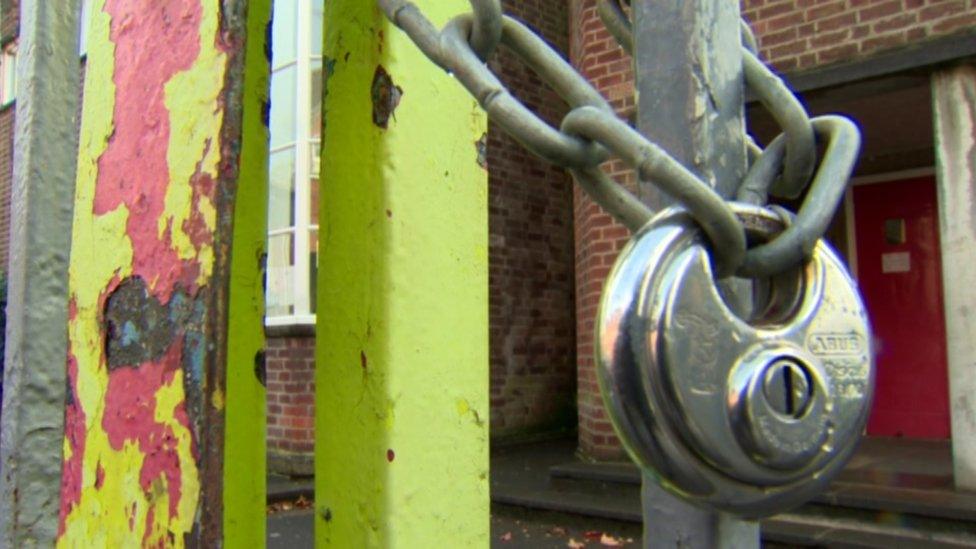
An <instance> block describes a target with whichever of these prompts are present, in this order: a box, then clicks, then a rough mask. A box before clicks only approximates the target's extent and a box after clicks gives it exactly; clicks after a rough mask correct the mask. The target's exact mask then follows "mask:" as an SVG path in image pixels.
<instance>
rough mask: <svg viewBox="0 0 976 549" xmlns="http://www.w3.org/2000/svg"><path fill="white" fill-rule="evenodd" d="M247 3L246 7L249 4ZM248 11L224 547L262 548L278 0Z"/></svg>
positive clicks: (240, 82)
mask: <svg viewBox="0 0 976 549" xmlns="http://www.w3.org/2000/svg"><path fill="white" fill-rule="evenodd" d="M245 10H246V11H245ZM237 16H238V17H246V23H245V26H243V27H242V28H243V29H244V30H245V32H246V37H247V38H246V42H245V44H244V51H243V56H244V57H243V63H241V64H240V65H238V66H237V71H238V72H235V73H234V75H233V78H232V79H231V82H233V83H234V85H235V86H239V89H240V91H239V92H238V93H240V96H241V97H242V99H241V117H242V119H241V120H242V124H241V128H240V132H241V133H240V135H241V149H240V164H239V171H238V177H237V188H236V197H235V203H234V210H233V212H234V213H233V235H234V236H233V250H232V252H231V265H230V290H229V292H230V293H229V302H228V307H229V310H228V315H227V381H226V383H227V389H226V390H227V407H226V410H225V412H224V413H225V418H224V420H225V426H224V429H225V430H224V451H223V464H224V479H223V480H224V498H223V501H224V517H223V533H224V547H227V548H228V549H235V548H247V549H250V548H253V547H262V546H263V543H264V539H265V530H266V525H267V521H266V520H264V516H265V514H266V513H267V507H266V502H267V486H266V484H267V475H266V474H265V471H266V469H267V464H266V456H267V452H266V448H265V427H266V413H265V410H266V407H265V390H264V257H265V247H266V242H267V231H266V227H267V220H266V218H267V210H268V127H267V126H266V125H265V122H264V114H265V112H266V111H265V106H266V105H267V101H268V91H269V88H270V65H269V60H268V57H267V54H266V48H267V44H266V43H265V37H266V36H265V29H266V28H267V26H268V25H269V21H270V19H271V0H249V1H248V2H247V3H246V7H245V5H244V4H239V5H238V12H237Z"/></svg>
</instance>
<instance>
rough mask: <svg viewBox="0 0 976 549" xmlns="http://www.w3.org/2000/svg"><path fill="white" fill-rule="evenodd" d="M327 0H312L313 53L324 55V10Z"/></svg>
mask: <svg viewBox="0 0 976 549" xmlns="http://www.w3.org/2000/svg"><path fill="white" fill-rule="evenodd" d="M324 4H325V0H312V18H311V21H310V24H311V25H312V55H317V56H321V55H322V10H323V6H324Z"/></svg>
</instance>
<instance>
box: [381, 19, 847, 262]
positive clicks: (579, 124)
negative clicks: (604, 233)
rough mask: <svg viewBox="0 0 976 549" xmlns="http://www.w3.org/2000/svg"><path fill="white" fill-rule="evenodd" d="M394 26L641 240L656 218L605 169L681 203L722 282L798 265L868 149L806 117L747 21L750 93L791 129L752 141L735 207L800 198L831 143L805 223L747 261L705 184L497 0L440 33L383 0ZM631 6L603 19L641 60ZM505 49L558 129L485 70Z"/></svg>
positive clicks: (741, 235)
mask: <svg viewBox="0 0 976 549" xmlns="http://www.w3.org/2000/svg"><path fill="white" fill-rule="evenodd" d="M378 2H379V5H380V7H381V9H382V10H383V11H384V13H385V14H386V16H387V17H388V18H389V19H390V20H391V21H393V23H394V24H396V25H397V26H398V27H399V28H401V29H402V30H403V31H404V32H406V33H407V35H408V36H410V38H411V39H412V40H413V41H414V42H415V43H416V44H417V46H418V47H419V48H420V50H421V51H422V52H423V53H424V54H425V55H427V57H429V58H430V59H431V60H433V61H434V62H435V63H437V64H438V65H439V66H440V67H442V68H443V69H444V70H446V71H448V72H449V73H451V74H453V75H454V77H455V78H456V79H457V80H458V81H459V82H460V83H461V84H462V85H463V86H464V87H465V88H466V89H467V90H468V91H469V92H470V93H471V94H472V95H473V96H474V97H475V98H476V99H477V100H478V102H479V103H480V104H481V106H482V107H483V108H484V109H485V110H486V111H487V112H488V116H489V118H490V119H491V120H492V121H493V122H494V123H495V124H497V125H498V126H500V127H501V128H502V129H503V130H505V131H506V132H508V133H509V134H510V135H512V136H513V137H514V138H515V139H516V140H518V141H519V142H520V143H522V145H524V146H525V147H526V148H528V149H529V150H530V151H532V152H533V153H535V154H536V155H538V156H540V157H542V158H544V159H546V160H548V161H549V162H552V163H554V164H557V165H559V166H562V167H564V168H567V169H568V170H569V171H570V173H571V174H572V175H573V177H574V178H575V179H576V181H577V182H578V183H579V184H580V186H581V187H582V188H583V189H584V190H585V191H586V192H587V193H588V194H589V195H590V196H591V197H592V198H593V200H594V201H595V202H597V203H598V204H600V206H602V207H603V208H604V209H605V210H606V211H607V212H608V213H610V214H611V215H612V216H613V217H614V218H615V219H617V220H618V221H619V222H621V223H622V224H623V225H625V226H626V227H628V228H629V229H631V230H632V231H636V230H637V229H639V228H640V227H642V226H644V225H645V224H646V223H647V222H648V221H649V220H650V218H651V217H652V215H653V214H652V212H651V210H650V209H649V208H648V207H647V206H645V205H644V204H643V203H642V202H641V201H640V200H639V199H638V198H637V197H636V196H634V195H633V194H632V193H630V192H629V191H627V190H626V189H625V188H624V187H623V186H621V185H619V184H618V183H616V182H615V181H614V180H613V179H612V178H610V177H609V176H608V175H607V174H606V173H604V172H603V171H602V170H601V169H600V164H602V163H603V162H605V161H606V160H608V159H609V158H610V155H611V154H612V155H614V156H617V157H619V158H621V159H622V160H624V162H626V163H627V164H628V165H629V166H630V167H631V168H633V169H634V170H636V172H637V174H638V176H639V177H640V179H641V180H645V181H647V180H650V181H653V182H654V183H655V184H656V185H658V186H660V187H661V188H662V189H663V190H664V191H665V192H667V193H668V194H670V195H671V196H673V197H674V198H675V199H677V200H678V201H679V202H680V203H681V204H682V205H683V206H684V207H685V208H686V209H687V210H688V211H689V212H690V213H691V215H692V216H693V217H694V218H695V220H696V221H697V222H698V223H699V224H700V225H701V227H702V229H703V230H704V231H705V233H706V234H707V235H708V238H709V239H710V241H711V243H712V253H713V256H714V266H715V269H716V273H717V274H718V275H719V276H727V275H731V274H733V273H735V274H738V275H740V276H769V275H772V274H776V273H778V272H782V271H784V270H787V269H790V268H792V267H794V266H796V265H797V264H798V263H800V262H802V261H803V259H804V258H805V257H806V256H807V255H808V254H809V253H810V251H811V250H812V249H813V246H814V244H815V243H816V242H817V240H819V239H820V238H821V237H822V236H823V234H824V231H825V230H826V228H827V225H828V224H829V222H830V219H831V217H832V216H833V213H834V211H835V210H836V207H837V205H838V204H839V201H840V198H841V197H842V196H843V191H844V188H845V187H846V183H847V180H848V178H849V176H850V173H851V171H852V169H853V165H854V162H855V160H856V157H857V151H858V147H859V143H860V134H859V133H858V131H857V128H856V126H854V124H853V123H851V122H850V121H849V120H847V119H844V118H842V117H836V116H831V117H821V118H816V119H814V120H812V121H811V120H810V118H809V117H808V115H807V113H806V110H805V109H804V108H803V106H802V105H801V104H800V102H799V101H798V100H797V99H796V97H795V96H794V95H793V94H792V92H790V90H789V88H788V87H787V86H786V84H785V83H784V82H783V80H782V79H780V78H779V77H778V76H776V75H775V74H774V73H773V72H772V71H771V70H770V69H769V68H768V67H766V65H765V64H763V63H762V62H761V61H760V60H759V58H758V57H757V54H756V53H755V52H756V51H757V49H758V48H757V43H756V40H755V37H754V36H753V34H752V31H751V29H750V28H749V26H748V25H747V24H746V23H745V22H744V21H743V22H742V37H743V38H742V40H743V69H744V71H743V72H744V77H745V80H746V85H747V86H748V87H749V88H750V89H751V90H752V91H753V93H754V94H755V95H756V97H757V98H758V99H759V100H760V101H761V102H762V103H763V105H764V106H765V107H766V108H767V109H768V110H769V111H770V113H771V114H772V116H773V118H774V119H775V120H776V121H777V123H779V124H780V125H781V126H782V127H783V133H782V134H781V135H780V136H778V137H777V138H776V139H774V140H773V141H772V142H771V143H770V145H769V146H768V147H767V148H766V149H765V150H763V149H761V148H760V147H759V146H758V145H757V144H756V143H755V142H754V141H753V140H752V138H751V137H749V136H748V135H747V136H745V137H746V146H747V148H748V150H749V156H750V160H751V161H752V165H751V167H750V170H749V172H748V174H747V176H746V177H745V178H744V180H743V181H742V183H741V185H740V187H739V190H738V192H737V198H738V199H739V200H742V201H746V202H750V203H753V204H756V205H764V204H765V203H766V201H767V199H768V196H769V195H770V194H773V195H776V196H785V197H790V198H793V197H796V196H799V195H800V194H801V193H802V192H803V189H804V188H805V187H806V186H807V184H808V183H809V182H810V179H811V176H812V175H813V171H814V169H815V168H816V160H817V158H816V137H817V136H820V137H821V138H823V139H824V140H825V141H826V142H827V146H826V150H825V155H824V159H823V161H822V162H821V164H820V166H819V169H817V173H816V175H814V176H813V183H812V185H811V188H810V191H809V193H808V195H807V198H806V199H805V201H804V203H803V206H802V207H801V208H800V211H799V213H798V214H797V216H796V219H795V221H794V222H793V223H791V224H790V226H789V227H788V228H787V229H786V230H785V231H784V232H783V233H781V234H780V235H778V236H777V237H776V238H775V239H773V240H772V241H771V242H769V243H766V244H764V245H762V246H759V247H756V248H754V249H751V250H748V252H747V251H746V239H745V232H744V229H743V227H742V225H741V223H740V222H739V220H738V219H737V217H736V216H735V214H734V213H733V211H732V209H731V208H730V206H729V204H728V203H726V202H725V201H724V200H723V199H722V198H721V197H720V196H719V195H718V194H717V193H716V192H715V191H714V190H713V189H712V188H711V187H710V186H709V185H708V184H707V183H705V182H704V181H702V180H701V179H700V178H699V177H698V176H696V175H695V174H694V173H692V172H691V171H689V170H688V169H687V168H685V167H684V166H682V165H681V163H680V162H678V161H677V160H675V159H674V158H673V157H671V156H670V155H669V154H668V153H667V152H666V151H664V150H662V149H661V148H660V147H658V146H657V145H655V144H654V143H652V142H651V141H649V140H648V139H647V138H645V137H644V136H643V135H641V134H640V133H639V132H637V131H636V130H634V129H633V128H632V127H630V125H628V124H627V123H626V122H624V121H623V120H621V119H620V118H619V117H618V116H617V115H616V113H615V112H614V111H613V108H612V107H611V106H610V105H609V103H608V102H607V101H606V99H604V98H603V96H602V95H600V93H599V92H598V91H597V90H596V89H594V88H593V86H592V85H591V84H590V83H589V82H588V81H587V80H586V78H584V77H583V76H582V75H581V74H579V73H578V72H577V71H576V70H575V69H574V68H573V67H572V66H571V65H570V64H569V63H568V62H567V61H566V60H565V59H563V57H562V56H561V55H560V54H559V53H558V52H556V51H555V50H553V49H552V48H551V47H550V46H549V45H548V44H546V42H545V41H544V40H543V39H542V38H540V37H539V36H538V35H536V34H535V33H534V32H532V31H531V30H530V29H529V28H527V27H526V26H525V25H524V24H522V23H520V22H519V21H517V20H515V19H512V18H510V17H507V16H504V15H502V13H501V7H500V2H499V0H469V2H470V4H471V7H472V13H470V14H464V15H460V16H458V17H456V18H454V19H452V20H451V21H450V22H449V23H448V24H447V25H446V26H445V27H444V29H443V31H438V30H437V28H436V27H434V26H433V25H432V24H431V23H430V21H428V20H427V19H426V18H425V17H424V15H423V14H422V13H421V12H420V10H419V9H418V8H417V7H416V6H415V5H414V4H412V3H411V2H409V1H406V0H378ZM625 4H626V5H629V4H630V1H629V0H600V2H599V4H598V10H599V14H600V17H601V18H602V19H603V21H604V23H605V25H606V26H607V28H608V29H609V31H610V33H611V34H612V35H613V36H614V37H615V38H616V39H617V40H618V41H619V42H620V44H621V46H622V47H623V49H624V50H626V51H628V52H630V51H632V50H633V33H632V28H631V23H630V19H629V17H628V15H627V12H626V8H625ZM499 44H501V45H504V46H505V47H506V48H507V49H509V50H510V51H512V52H513V53H515V54H516V55H517V56H518V57H519V58H521V59H522V60H523V62H525V64H526V65H528V66H529V68H531V69H532V70H533V71H535V73H536V74H537V75H538V76H539V77H540V79H541V80H542V81H544V82H545V83H546V84H548V85H549V86H550V87H552V89H553V90H554V91H555V92H556V93H557V94H559V95H560V96H561V97H562V98H563V99H564V100H565V101H566V102H567V103H568V104H569V106H570V109H571V110H570V112H569V113H568V114H567V115H566V117H565V118H564V119H563V122H562V124H561V127H560V128H559V129H556V128H554V127H552V126H551V125H549V124H548V123H546V122H545V121H543V120H542V119H541V118H539V117H538V116H537V115H536V114H534V113H533V112H532V111H531V110H529V109H528V108H527V107H526V106H525V105H524V104H522V103H521V102H520V101H519V100H518V99H516V98H515V97H514V96H513V95H512V94H511V93H510V92H509V90H508V89H507V88H506V87H505V86H504V85H503V84H502V82H501V81H500V80H499V79H498V77H497V76H495V74H493V73H492V72H491V70H489V68H488V67H487V66H486V64H485V61H486V60H487V58H488V57H489V56H490V55H491V53H492V52H493V51H494V50H495V49H496V48H497V47H498V45H499Z"/></svg>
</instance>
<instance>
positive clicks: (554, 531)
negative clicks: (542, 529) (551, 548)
mask: <svg viewBox="0 0 976 549" xmlns="http://www.w3.org/2000/svg"><path fill="white" fill-rule="evenodd" d="M546 533H547V534H551V535H553V536H565V535H566V529H565V528H563V527H562V526H553V527H552V528H550V529H549V531H548V532H546Z"/></svg>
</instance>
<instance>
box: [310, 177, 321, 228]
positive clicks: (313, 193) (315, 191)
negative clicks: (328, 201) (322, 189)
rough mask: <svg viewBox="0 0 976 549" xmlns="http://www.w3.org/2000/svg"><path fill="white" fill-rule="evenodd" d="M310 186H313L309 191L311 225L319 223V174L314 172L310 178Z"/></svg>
mask: <svg viewBox="0 0 976 549" xmlns="http://www.w3.org/2000/svg"><path fill="white" fill-rule="evenodd" d="M308 186H309V187H311V188H310V189H309V191H308V194H309V200H308V209H309V212H308V214H309V215H308V219H309V223H310V224H311V225H318V224H319V176H318V174H315V173H313V174H312V178H311V179H310V180H309V183H308Z"/></svg>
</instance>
